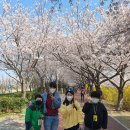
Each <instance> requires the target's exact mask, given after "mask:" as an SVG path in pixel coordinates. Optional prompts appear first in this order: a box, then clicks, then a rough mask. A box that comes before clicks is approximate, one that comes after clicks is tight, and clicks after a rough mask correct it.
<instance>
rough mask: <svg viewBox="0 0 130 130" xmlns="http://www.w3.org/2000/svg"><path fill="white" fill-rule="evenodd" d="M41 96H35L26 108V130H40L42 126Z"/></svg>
mask: <svg viewBox="0 0 130 130" xmlns="http://www.w3.org/2000/svg"><path fill="white" fill-rule="evenodd" d="M43 117H44V112H43V105H42V96H41V95H40V94H37V95H36V96H35V100H32V103H31V104H30V105H29V106H28V107H27V109H26V114H25V125H26V130H40V129H41V126H42V124H43Z"/></svg>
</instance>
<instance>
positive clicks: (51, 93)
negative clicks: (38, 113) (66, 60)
mask: <svg viewBox="0 0 130 130" xmlns="http://www.w3.org/2000/svg"><path fill="white" fill-rule="evenodd" d="M42 99H43V104H44V112H45V118H44V130H57V129H58V124H59V117H58V109H59V108H60V106H61V98H60V96H59V94H58V92H57V91H56V82H51V83H50V84H49V90H48V91H47V92H44V93H43V94H42Z"/></svg>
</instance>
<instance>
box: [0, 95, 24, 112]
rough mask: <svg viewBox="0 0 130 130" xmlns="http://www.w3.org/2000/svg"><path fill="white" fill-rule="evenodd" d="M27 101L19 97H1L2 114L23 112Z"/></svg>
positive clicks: (0, 107) (0, 108)
mask: <svg viewBox="0 0 130 130" xmlns="http://www.w3.org/2000/svg"><path fill="white" fill-rule="evenodd" d="M24 105H25V99H23V98H19V97H5V96H3V97H0V112H21V110H22V107H23V106H24Z"/></svg>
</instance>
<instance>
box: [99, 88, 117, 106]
mask: <svg viewBox="0 0 130 130" xmlns="http://www.w3.org/2000/svg"><path fill="white" fill-rule="evenodd" d="M101 90H102V92H103V98H104V99H105V100H106V101H108V102H110V103H112V104H113V105H116V104H117V99H118V91H117V89H116V88H114V87H105V86H102V87H101Z"/></svg>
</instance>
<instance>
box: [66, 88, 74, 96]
mask: <svg viewBox="0 0 130 130" xmlns="http://www.w3.org/2000/svg"><path fill="white" fill-rule="evenodd" d="M67 93H71V94H73V95H74V89H73V88H72V87H68V88H67V89H66V94H67Z"/></svg>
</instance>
